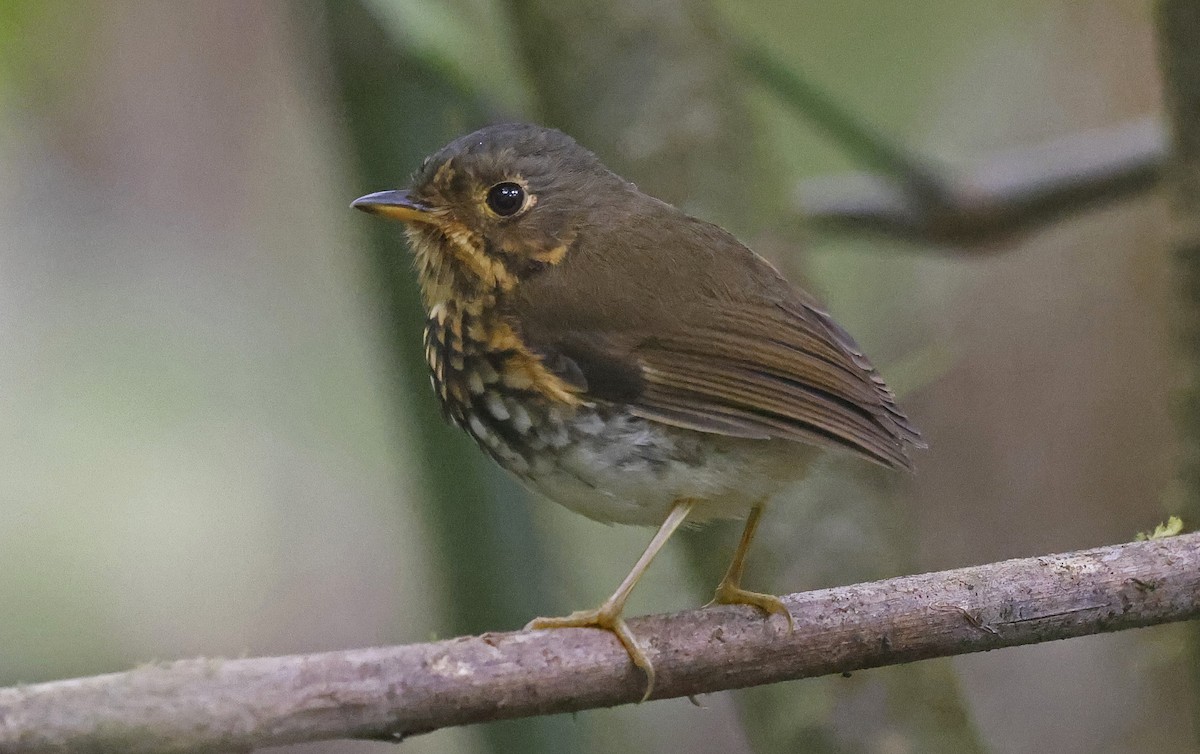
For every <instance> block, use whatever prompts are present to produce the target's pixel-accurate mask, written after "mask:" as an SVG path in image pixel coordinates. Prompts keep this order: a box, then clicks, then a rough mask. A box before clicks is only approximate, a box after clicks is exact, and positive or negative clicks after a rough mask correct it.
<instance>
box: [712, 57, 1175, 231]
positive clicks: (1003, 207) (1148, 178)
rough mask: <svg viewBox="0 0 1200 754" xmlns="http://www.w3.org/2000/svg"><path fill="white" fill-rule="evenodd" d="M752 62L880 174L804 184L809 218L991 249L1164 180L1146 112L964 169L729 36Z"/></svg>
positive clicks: (836, 226) (801, 207)
mask: <svg viewBox="0 0 1200 754" xmlns="http://www.w3.org/2000/svg"><path fill="white" fill-rule="evenodd" d="M726 38H727V41H728V44H729V45H730V47H731V48H732V49H733V51H734V54H735V56H736V58H737V60H738V62H739V63H741V66H742V68H743V70H745V71H746V73H747V74H749V75H750V76H751V77H752V78H753V79H754V80H755V81H757V82H758V83H759V84H761V85H762V86H763V87H765V88H766V89H767V90H768V91H769V92H771V93H772V94H773V95H775V97H776V98H777V99H778V100H779V101H780V102H782V103H784V104H785V105H787V106H789V107H790V108H791V109H792V110H793V111H794V112H795V113H796V114H797V115H798V116H800V117H801V118H804V119H805V120H808V121H810V122H812V123H813V124H814V125H816V126H817V127H818V128H820V129H821V130H822V131H824V132H825V133H826V134H828V135H829V136H830V138H832V139H833V140H834V141H836V142H837V143H838V144H839V145H840V146H841V147H842V148H843V149H844V150H845V151H846V152H847V153H848V154H850V155H851V156H853V157H855V158H856V159H858V160H859V161H861V162H862V163H863V164H864V165H865V166H866V167H868V168H870V169H871V170H872V171H873V172H871V173H867V174H861V173H860V174H854V175H841V176H829V177H822V178H816V179H812V180H807V181H804V182H803V183H801V184H800V186H799V187H798V189H797V192H796V204H797V207H796V209H797V211H798V212H799V213H800V214H801V215H802V216H803V218H804V221H805V222H806V223H808V224H810V225H814V226H817V227H819V228H822V229H827V230H834V231H840V232H847V233H873V234H878V235H883V236H889V237H892V238H898V239H901V240H905V241H911V242H914V243H920V244H931V245H935V246H943V247H954V248H955V249H956V250H958V251H972V252H980V251H983V252H986V251H991V250H995V249H996V248H997V247H998V245H999V244H1002V243H1005V242H1009V241H1012V240H1014V239H1018V238H1020V237H1022V236H1023V235H1025V234H1028V233H1031V232H1034V231H1036V230H1039V229H1041V228H1044V227H1046V226H1048V225H1050V224H1052V223H1054V222H1057V221H1059V220H1062V219H1063V218H1065V217H1070V216H1072V215H1075V214H1078V213H1080V212H1084V211H1087V210H1090V209H1094V208H1096V207H1100V206H1102V205H1105V204H1108V203H1112V202H1116V201H1120V200H1125V199H1129V198H1132V197H1135V196H1139V195H1141V194H1144V193H1145V192H1147V191H1149V190H1151V189H1153V188H1154V187H1156V186H1157V185H1158V183H1159V182H1160V180H1161V178H1162V172H1163V162H1164V161H1165V159H1166V138H1165V136H1164V134H1163V126H1162V123H1160V122H1159V120H1158V119H1157V118H1152V117H1151V118H1142V119H1139V120H1133V121H1129V122H1126V123H1122V124H1119V125H1116V126H1113V127H1110V128H1098V129H1093V130H1090V131H1084V132H1080V133H1074V134H1068V135H1067V136H1063V137H1060V138H1058V139H1054V140H1052V141H1050V142H1047V143H1045V144H1041V145H1037V146H1033V147H1021V148H1018V149H1012V150H1008V151H1006V152H1003V153H1001V154H997V155H994V156H993V157H991V158H990V159H988V160H985V161H984V162H982V163H981V164H979V165H978V166H976V167H975V168H974V169H972V170H969V171H966V172H958V171H950V170H947V169H946V168H945V167H943V166H941V165H939V164H937V163H936V162H933V161H931V160H926V159H924V158H922V157H921V156H920V155H917V154H915V153H912V152H910V151H908V150H906V149H905V148H903V147H901V146H900V145H899V144H897V143H895V142H893V141H892V140H891V139H889V138H888V137H887V136H886V135H885V134H884V133H883V132H881V131H879V130H877V129H874V128H872V127H871V126H870V125H869V124H868V123H867V122H866V120H865V119H863V118H862V117H861V116H859V115H857V114H856V113H853V112H851V111H850V110H848V109H847V108H846V107H845V106H844V105H842V104H841V102H839V101H838V99H837V98H836V97H834V96H833V95H832V94H830V93H829V92H827V91H825V90H824V89H823V88H821V87H820V86H818V85H816V84H815V83H813V82H812V81H810V80H809V79H807V78H805V77H804V76H803V75H802V74H800V73H798V72H796V71H793V70H792V69H790V68H789V67H788V66H786V65H784V64H783V63H782V62H781V61H779V60H778V59H777V58H776V57H775V56H774V55H772V54H771V53H770V52H768V51H767V50H766V49H765V48H763V47H760V46H758V45H756V44H754V43H751V42H747V41H745V40H742V39H739V38H737V37H736V36H734V35H729V34H726Z"/></svg>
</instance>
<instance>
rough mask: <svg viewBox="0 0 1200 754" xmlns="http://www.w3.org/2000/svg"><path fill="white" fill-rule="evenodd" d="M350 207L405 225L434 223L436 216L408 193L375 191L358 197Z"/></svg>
mask: <svg viewBox="0 0 1200 754" xmlns="http://www.w3.org/2000/svg"><path fill="white" fill-rule="evenodd" d="M350 206H351V207H353V208H355V209H361V210H362V211H363V212H369V213H371V214H372V215H382V216H383V217H386V218H388V219H391V220H399V221H400V222H405V223H434V222H437V215H436V214H435V213H434V212H433V210H432V209H431V208H430V207H428V206H427V205H425V204H422V203H421V202H419V201H417V200H416V199H414V198H412V197H411V196H409V194H408V191H404V190H401V191H376V192H375V193H374V194H367V195H366V196H360V197H358V198H357V199H355V200H354V201H352V202H350Z"/></svg>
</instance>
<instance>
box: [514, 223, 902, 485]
mask: <svg viewBox="0 0 1200 754" xmlns="http://www.w3.org/2000/svg"><path fill="white" fill-rule="evenodd" d="M661 206H663V207H665V205H661ZM672 211H673V210H672ZM675 217H676V218H682V219H684V220H686V222H682V223H680V222H676V223H674V224H671V223H665V224H664V223H663V222H661V221H662V220H663V219H664V218H658V220H659V222H656V223H653V224H650V225H646V224H638V223H635V224H634V225H633V226H632V227H628V226H627V229H626V230H627V232H626V233H624V234H622V235H620V236H618V237H616V238H612V237H611V236H610V234H607V233H605V234H603V235H602V236H601V237H600V238H597V237H591V238H589V237H587V236H584V237H582V238H581V239H580V241H579V242H577V244H576V246H575V247H573V248H572V250H571V251H570V252H568V254H567V258H566V259H565V260H564V262H563V263H562V264H561V265H559V266H557V267H555V268H552V269H549V270H546V271H545V272H543V273H541V274H539V275H538V276H536V277H534V278H531V279H530V280H527V281H525V282H524V283H522V284H521V286H520V293H519V295H518V296H517V297H516V299H515V300H514V302H513V306H512V310H511V311H512V316H513V318H514V320H515V322H516V323H517V326H518V329H519V330H520V332H521V333H522V334H523V336H524V337H525V339H526V340H527V342H528V343H529V345H530V346H531V347H533V348H535V349H536V350H537V351H539V352H540V353H542V354H543V355H544V356H545V357H546V363H547V364H554V363H560V364H562V363H569V364H570V365H571V368H572V371H574V372H577V373H578V374H581V375H582V376H583V378H584V381H585V382H586V386H585V387H584V392H585V395H587V396H588V397H589V398H591V399H594V400H602V401H611V402H619V403H622V404H625V405H627V406H628V407H629V410H630V411H631V412H633V413H634V414H636V415H639V416H642V417H645V418H647V419H651V420H654V421H660V422H664V423H667V424H672V425H675V426H679V427H686V428H689V429H694V430H697V431H701V432H712V433H716V434H724V435H731V436H736V437H746V438H761V439H766V438H782V439H787V440H794V441H799V442H806V443H814V444H818V445H834V446H840V447H843V448H846V449H849V450H851V451H853V452H855V453H858V454H859V455H862V456H865V457H866V458H869V459H871V460H873V461H876V462H878V463H881V464H883V465H886V466H892V467H899V468H911V462H910V461H909V459H908V456H907V449H908V448H909V447H910V446H921V445H922V444H921V441H920V436H919V435H918V433H917V432H916V430H915V429H914V428H913V427H912V425H911V424H909V422H908V419H907V418H906V417H905V416H904V414H903V413H902V412H901V411H900V409H899V408H898V407H897V405H896V402H895V397H894V395H893V394H892V392H891V390H889V389H888V387H887V386H886V385H885V384H884V383H883V380H882V379H881V378H880V377H879V375H878V374H877V373H876V372H875V370H874V368H873V367H872V366H871V364H870V362H868V361H867V359H866V358H865V357H864V356H863V354H862V352H861V351H860V350H859V348H858V346H857V344H855V342H854V340H853V339H852V338H851V337H850V336H849V334H847V333H846V331H845V330H843V329H842V328H841V327H840V326H838V325H837V323H835V322H834V321H833V320H832V319H831V318H830V317H829V316H828V315H827V314H826V313H825V312H823V311H821V310H820V309H819V308H817V307H816V306H815V305H814V304H813V303H812V302H811V301H809V300H808V298H807V297H806V296H805V295H804V294H802V293H801V292H800V291H798V290H796V289H795V288H793V287H791V286H790V285H789V284H788V283H787V282H786V281H784V280H783V279H782V278H781V277H780V276H779V275H778V273H777V272H776V271H775V270H774V269H773V268H772V267H771V266H770V265H769V264H768V263H767V262H766V261H765V260H763V259H761V258H760V257H758V256H757V255H754V254H753V253H752V252H750V251H749V250H748V249H746V248H745V247H744V246H742V245H741V244H740V243H738V242H737V241H736V240H735V239H733V237H732V236H730V235H729V234H727V233H725V232H724V231H722V230H720V229H719V228H716V227H715V226H712V225H708V224H707V223H701V222H700V221H696V220H692V219H691V218H686V217H685V216H683V215H682V214H678V215H675ZM673 225H678V226H679V228H678V229H677V230H675V231H673V232H671V233H669V234H668V233H666V231H665V230H664V228H666V227H673ZM664 236H665V237H664ZM605 237H608V238H610V242H609V243H608V244H603V243H597V242H601V241H603V240H604V238H605ZM664 248H667V249H670V251H663V249H664ZM602 249H603V250H604V251H602ZM630 267H636V269H637V270H638V272H637V273H636V274H632V275H631V274H629V272H630ZM565 291H572V292H574V293H573V295H570V296H568V295H565ZM564 360H565V361H564Z"/></svg>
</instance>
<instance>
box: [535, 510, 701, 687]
mask: <svg viewBox="0 0 1200 754" xmlns="http://www.w3.org/2000/svg"><path fill="white" fill-rule="evenodd" d="M695 504H696V501H695V500H692V499H683V500H677V501H675V504H674V505H673V506H671V511H670V513H668V514H667V518H666V520H665V521H663V523H662V526H660V527H659V529H658V533H657V534H655V535H654V539H651V540H650V544H649V545H647V546H646V551H645V552H643V553H642V557H640V558H638V561H637V563H635V564H634V566H633V570H631V571H630V572H629V575H628V576H626V577H625V580H624V581H622V582H621V585H620V586H618V587H617V591H615V592H613V595H612V596H611V597H609V598H608V599H606V600H605V601H604V604H602V605H600V607H598V608H596V609H594V610H578V611H576V612H574V613H571V614H570V615H567V616H563V617H562V618H535V619H533V620H532V621H530V623H529V625H527V626H526V627H525V628H527V629H538V628H602V629H604V630H606V631H612V632H613V633H614V634H616V636H617V639H619V640H620V642H621V644H623V645H624V646H625V651H626V652H628V653H629V659H630V660H633V664H634V665H637V666H638V667H639V668H641V669H642V672H644V673H645V674H646V693H645V694H643V695H642V701H643V702H644V701H646V700H647V699H649V698H650V692H651V691H653V690H654V667H653V666H652V665H651V664H650V660H649V659H648V658H647V657H646V653H645V652H643V651H642V648H641V647H639V646H638V643H637V640H636V639H634V637H633V634H632V633H631V632H630V630H629V627H628V626H627V625H625V620H624V619H623V618H622V617H621V612H622V611H623V610H624V609H625V601H626V600H628V599H629V593H630V592H632V591H633V587H634V586H636V585H637V582H638V579H640V578H641V577H642V574H643V573H645V572H646V569H647V568H648V567H649V566H650V562H651V561H652V560H654V556H655V555H657V554H658V551H659V550H661V549H662V547H663V545H665V544H666V543H667V540H668V539H670V538H671V534H672V533H674V531H675V530H676V529H678V528H679V525H680V524H682V523H683V520H684V519H685V518H687V516H688V514H689V513H691V511H692V507H693V506H695Z"/></svg>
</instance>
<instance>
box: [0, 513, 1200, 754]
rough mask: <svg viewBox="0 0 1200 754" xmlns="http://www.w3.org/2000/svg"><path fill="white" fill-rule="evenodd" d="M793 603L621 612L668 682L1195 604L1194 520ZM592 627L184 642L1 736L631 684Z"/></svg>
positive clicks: (596, 702) (1132, 619) (45, 700)
mask: <svg viewBox="0 0 1200 754" xmlns="http://www.w3.org/2000/svg"><path fill="white" fill-rule="evenodd" d="M784 601H785V602H786V603H787V605H788V607H789V609H790V610H791V611H792V614H793V615H794V616H795V618H796V630H795V632H794V633H792V634H790V635H789V634H787V632H786V629H785V627H784V624H783V621H780V620H774V619H773V620H764V619H763V617H762V616H761V615H760V614H758V613H757V612H755V611H754V610H752V609H749V608H744V607H723V608H710V609H703V610H694V611H691V612H684V613H677V614H675V615H659V616H651V617H646V618H641V619H637V620H634V621H631V622H630V623H631V628H632V629H633V631H634V632H635V633H636V634H637V635H639V636H640V637H642V641H643V642H644V643H645V644H646V646H647V648H648V649H649V652H650V655H651V659H652V660H653V662H654V663H655V667H656V669H657V671H658V682H657V685H656V687H655V696H656V697H659V698H662V697H678V696H685V695H692V694H703V693H710V692H713V691H719V690H723V689H730V688H740V687H745V686H753V685H759V684H765V683H773V682H776V681H783V680H789V679H795V678H805V677H811V676H818V675H825V674H830V673H846V672H850V671H853V670H861V669H864V668H871V667H877V666H881V665H890V664H896V663H903V662H912V661H915V660H922V659H927V658H931V657H940V656H947V655H954V654H964V653H968V652H979V651H984V650H989V649H996V648H1000V647H1008V646H1015V645H1020V644H1032V643H1036V642H1043V641H1051V640H1054V639H1063V638H1068V637H1073V636H1083V635H1086V634H1095V633H1101V632H1106V631H1118V630H1122V629H1127V628H1134V627H1138V626H1148V625H1153V624H1158V623H1166V622H1170V621H1180V620H1188V619H1192V618H1197V617H1200V533H1194V534H1187V535H1183V536H1177V537H1169V538H1166V539H1157V540H1150V541H1145V542H1135V543H1130V544H1124V545H1116V546H1111V547H1101V548H1097V549H1093V550H1084V551H1080V552H1075V553H1069V554H1065V555H1051V556H1044V557H1038V558H1025V559H1020V560H1009V561H1005V562H1002V563H993V564H990V565H984V566H976V567H973V568H962V569H958V570H954V571H944V572H941V573H933V574H924V575H919V576H906V577H903V578H897V579H890V580H887V581H879V582H874V583H869V584H858V585H855V586H848V587H838V588H834V589H824V590H820V591H814V592H806V593H801V594H793V595H790V596H787V597H785V598H784ZM644 682H645V679H644V678H643V677H642V675H641V673H640V672H639V671H638V670H637V669H636V668H634V667H633V666H632V665H631V664H630V663H629V662H628V659H627V657H626V655H625V651H624V650H623V649H622V648H621V646H620V645H619V644H618V643H617V642H616V640H615V639H614V638H613V637H612V636H610V635H608V634H606V633H604V632H601V631H595V630H589V629H578V630H564V629H560V630H555V631H534V632H527V631H522V632H516V633H505V634H484V635H483V636H471V637H462V638H458V639H451V640H448V641H441V642H435V643H430V644H413V645H408V646H401V647H388V648H377V649H362V650H352V651H344V652H327V653H323V654H312V655H294V656H289V657H263V658H253V659H241V660H227V661H226V660H205V659H198V660H184V661H180V662H174V663H168V664H163V665H153V666H147V667H143V668H138V669H136V670H132V671H129V672H125V673H114V674H111V675H103V676H95V677H92V678H82V679H76V680H69V681H57V682H52V683H43V684H38V685H34V686H25V687H17V688H8V689H0V750H3V751H4V752H6V753H7V754H27V753H29V752H50V751H53V752H84V751H88V752H91V751H122V752H128V753H129V754H137V753H138V752H200V751H213V750H222V751H224V750H229V749H235V750H248V749H251V748H254V747H262V746H276V745H281V744H287V743H296V742H302V741H315V740H323V739H331V738H360V739H377V740H388V741H400V740H403V739H404V738H406V737H408V736H412V735H415V734H417V733H424V732H428V731H432V730H436V729H438V728H443V727H447V726H453V725H465V724H469V723H477V722H483V721H488V720H497V719H504V718H514V717H524V716H531V715H546V714H551V713H556V712H571V711H576V710H583V709H589V708H595V707H607V706H612V705H616V704H625V703H629V702H632V701H636V700H637V699H638V698H639V696H640V695H641V691H642V685H643V683H644Z"/></svg>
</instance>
